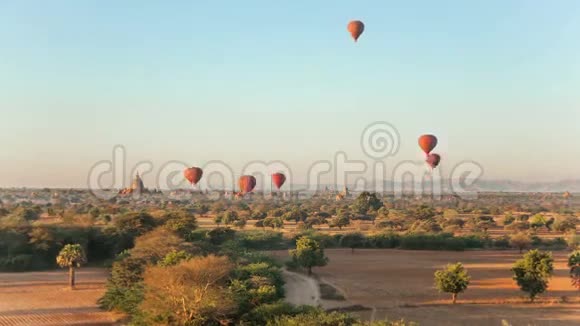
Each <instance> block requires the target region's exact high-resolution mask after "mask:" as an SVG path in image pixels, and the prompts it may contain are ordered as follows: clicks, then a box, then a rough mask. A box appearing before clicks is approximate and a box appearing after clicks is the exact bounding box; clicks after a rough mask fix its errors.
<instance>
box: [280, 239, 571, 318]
mask: <svg viewBox="0 0 580 326" xmlns="http://www.w3.org/2000/svg"><path fill="white" fill-rule="evenodd" d="M325 252H326V254H327V256H328V257H329V258H330V262H329V264H328V266H325V267H322V268H316V269H315V273H316V274H317V275H318V276H319V277H320V278H321V279H322V280H323V281H325V282H328V283H330V284H332V285H334V286H336V287H337V288H339V289H340V290H341V291H342V292H343V293H344V294H345V295H346V297H347V299H348V300H349V301H350V302H351V303H352V304H359V305H363V306H365V307H369V308H371V310H369V311H363V312H357V314H359V315H360V316H361V317H363V318H364V319H367V320H370V319H375V320H377V319H385V318H387V317H388V318H391V319H396V318H405V319H406V320H412V321H416V322H419V324H420V325H501V321H502V319H505V320H507V321H509V322H510V323H511V324H512V325H514V326H516V325H580V293H579V292H578V291H575V290H574V288H573V287H572V286H571V284H570V279H569V277H568V270H567V268H566V266H565V257H566V255H567V253H566V252H554V258H555V272H554V277H553V278H552V279H551V281H550V287H549V290H548V292H546V293H544V294H543V295H541V296H540V297H539V299H537V301H538V302H537V303H534V304H530V303H527V302H526V299H524V298H523V295H524V293H523V292H521V291H520V290H519V289H518V288H517V286H516V284H515V282H514V281H513V280H512V279H511V272H510V271H509V269H510V268H511V266H512V265H513V262H514V261H515V260H516V259H518V258H519V257H521V255H520V254H519V253H518V252H517V251H464V252H449V251H405V250H385V249H380V250H379V249H357V250H356V251H355V253H354V254H351V253H350V249H332V250H326V251H325ZM277 255H281V256H285V255H286V254H285V253H284V252H278V253H277ZM458 261H459V262H462V263H463V264H464V265H465V267H466V268H467V270H468V271H469V273H470V275H471V277H472V281H471V284H470V286H469V288H468V290H467V291H466V292H465V293H463V294H462V295H460V296H459V301H458V304H457V305H455V306H454V305H452V304H450V303H449V299H450V295H447V294H441V293H438V292H437V290H436V289H435V288H434V286H433V273H434V272H435V270H436V269H439V268H441V267H443V266H445V265H446V264H447V263H454V262H458Z"/></svg>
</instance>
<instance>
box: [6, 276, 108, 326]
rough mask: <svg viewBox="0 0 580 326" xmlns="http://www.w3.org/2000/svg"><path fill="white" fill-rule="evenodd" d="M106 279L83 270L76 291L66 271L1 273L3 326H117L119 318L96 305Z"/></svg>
mask: <svg viewBox="0 0 580 326" xmlns="http://www.w3.org/2000/svg"><path fill="white" fill-rule="evenodd" d="M107 276H108V271H107V270H106V269H104V268H81V269H79V270H78V272H77V282H78V283H77V287H76V289H75V290H74V291H73V290H70V289H69V288H68V287H67V273H66V271H63V270H54V271H42V272H28V273H0V326H5V325H6V326H8V325H11V326H16V325H22V326H24V325H26V326H48V325H93V326H94V325H114V322H115V321H116V320H117V319H118V317H119V316H115V315H114V314H112V313H109V312H106V311H102V310H100V309H99V308H98V306H97V300H98V298H100V297H101V296H102V295H103V293H104V285H105V282H106V279H107Z"/></svg>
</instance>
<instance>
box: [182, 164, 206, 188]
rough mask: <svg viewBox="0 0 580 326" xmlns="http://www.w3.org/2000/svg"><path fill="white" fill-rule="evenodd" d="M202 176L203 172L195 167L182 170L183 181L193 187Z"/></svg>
mask: <svg viewBox="0 0 580 326" xmlns="http://www.w3.org/2000/svg"><path fill="white" fill-rule="evenodd" d="M202 175H203V170H202V169H200V168H198V167H195V166H193V167H190V168H187V169H185V170H183V176H184V177H185V179H187V181H189V183H191V184H192V185H194V186H195V185H196V184H197V183H198V182H199V180H201V176H202Z"/></svg>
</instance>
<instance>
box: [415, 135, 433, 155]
mask: <svg viewBox="0 0 580 326" xmlns="http://www.w3.org/2000/svg"><path fill="white" fill-rule="evenodd" d="M435 146H437V137H435V136H433V135H423V136H421V137H419V147H421V149H422V150H423V152H425V154H427V155H429V153H431V151H432V150H433V148H435Z"/></svg>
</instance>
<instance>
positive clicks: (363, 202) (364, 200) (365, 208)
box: [351, 191, 383, 214]
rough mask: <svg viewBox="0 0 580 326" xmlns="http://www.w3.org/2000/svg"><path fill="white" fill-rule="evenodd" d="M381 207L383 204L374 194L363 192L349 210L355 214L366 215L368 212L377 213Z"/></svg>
mask: <svg viewBox="0 0 580 326" xmlns="http://www.w3.org/2000/svg"><path fill="white" fill-rule="evenodd" d="M381 207H383V202H382V201H381V200H380V199H379V198H378V197H377V194H376V193H372V194H371V193H370V192H368V191H363V192H361V193H360V195H358V197H357V198H356V199H355V201H354V203H353V204H352V206H351V209H352V211H353V212H354V213H356V214H366V213H368V212H369V211H377V210H379V209H380V208H381Z"/></svg>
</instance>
